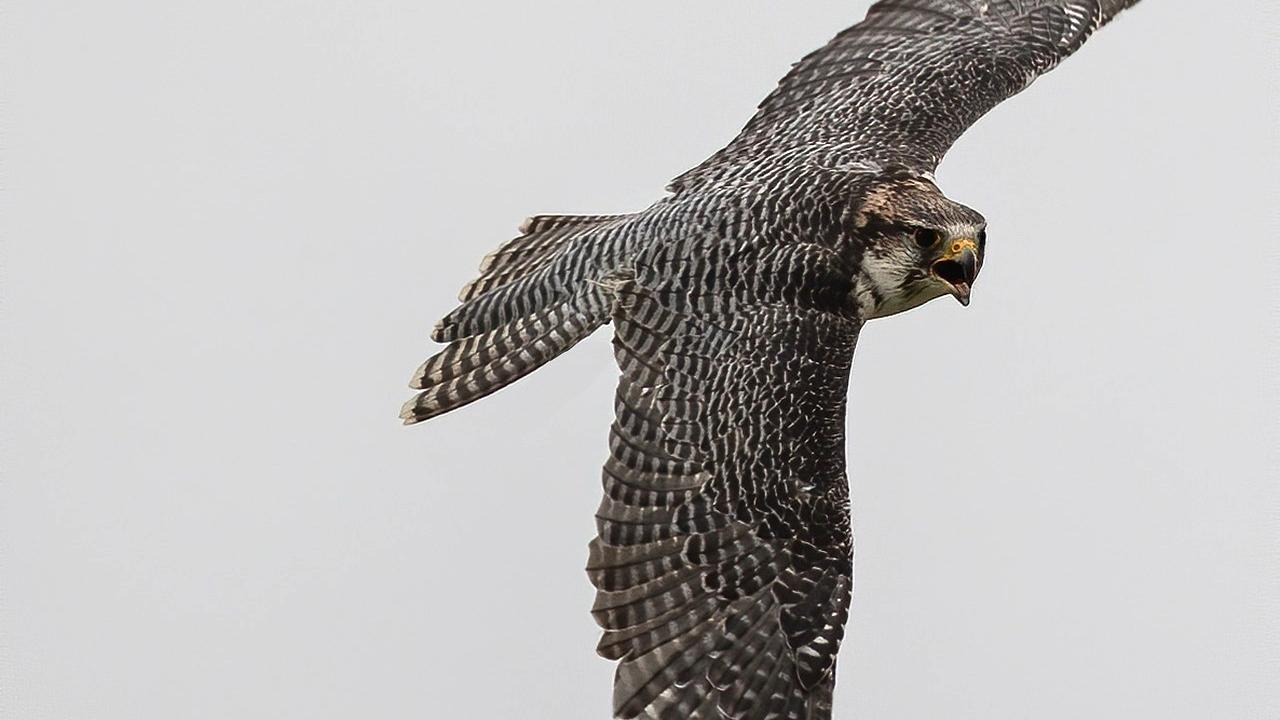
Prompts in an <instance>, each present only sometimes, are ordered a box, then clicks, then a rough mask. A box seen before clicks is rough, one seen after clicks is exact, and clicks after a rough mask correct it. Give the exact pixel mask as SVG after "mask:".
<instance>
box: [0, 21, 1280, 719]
mask: <svg viewBox="0 0 1280 720" xmlns="http://www.w3.org/2000/svg"><path fill="white" fill-rule="evenodd" d="M867 5H868V3H867V2H856V1H851V0H844V1H842V2H836V1H825V0H824V1H811V2H806V3H803V4H799V3H794V2H780V1H777V0H768V1H765V0H751V1H744V0H718V1H715V2H711V1H709V0H703V1H700V2H693V3H690V2H675V1H673V0H663V1H660V2H657V1H651V2H646V3H626V4H624V3H599V2H586V1H585V0H578V1H570V0H556V1H548V2H538V3H501V4H499V3H470V4H464V3H439V2H428V3H421V2H408V1H401V2H389V1H388V2H369V1H367V0H361V1H359V2H357V1H355V0H350V1H347V2H338V1H335V0H327V1H325V2H286V1H283V0H271V1H264V0H252V1H251V2H250V1H231V0H226V1H220V2H184V1H180V0H165V1H164V2H158V1H157V2H112V3H105V2H54V1H51V0H40V1H36V0H30V1H27V2H12V1H11V2H8V3H5V7H4V8H3V11H2V13H0V14H2V15H3V28H4V29H3V33H4V36H3V43H2V44H3V48H4V50H3V52H4V57H3V63H4V72H3V74H4V80H3V83H4V86H3V88H4V102H3V113H4V127H3V138H2V145H3V157H4V170H3V173H4V177H3V197H2V201H3V203H4V206H3V211H4V236H5V245H4V258H3V261H4V277H3V282H4V300H3V307H2V308H0V310H2V317H0V323H2V325H0V327H2V329H3V367H4V376H3V408H4V409H3V419H2V421H0V422H2V425H0V428H2V430H3V471H4V479H3V488H2V492H3V496H2V501H3V510H2V512H3V515H2V516H0V520H2V523H3V526H2V529H0V533H2V536H0V537H3V547H4V551H3V560H2V562H3V596H2V599H3V605H4V614H3V638H2V641H3V647H2V649H0V652H2V653H3V660H2V662H0V673H2V675H3V677H2V678H0V682H2V687H0V704H2V705H3V708H4V716H5V717H6V718H15V719H18V718H21V719H23V720H26V719H31V720H45V719H54V718H57V719H59V720H78V719H82V718H84V719H88V718H122V719H124V718H130V719H133V718H210V719H213V718H217V719H223V718H353V717H388V718H390V717H418V718H472V717H476V718H488V717H494V718H497V717H521V718H560V719H570V718H583V719H587V718H602V717H606V716H607V714H608V710H607V708H608V703H609V700H608V698H609V694H610V684H611V677H612V667H611V664H610V663H608V662H605V661H603V660H600V659H598V658H596V657H595V655H594V652H593V649H594V645H595V642H596V639H597V631H596V628H595V626H594V624H593V622H592V620H591V618H590V616H589V614H588V609H589V607H590V604H591V601H592V590H591V588H590V585H589V584H588V581H587V579H586V577H585V574H584V573H583V572H582V566H583V563H584V561H585V558H586V543H587V541H588V540H589V539H590V537H591V536H592V534H593V524H592V514H593V512H594V510H595V507H596V504H597V502H598V495H599V480H598V477H599V466H600V463H601V462H602V460H603V459H604V456H605V453H606V448H605V440H606V435H607V427H608V423H609V420H610V414H611V405H612V391H613V385H614V378H615V373H616V369H615V367H614V365H613V363H612V358H611V355H610V351H609V346H608V339H609V338H608V332H607V331H606V332H601V333H599V334H598V335H597V336H595V337H593V338H592V339H591V340H590V341H589V342H587V343H585V344H584V345H583V346H582V347H580V348H579V349H578V350H576V351H575V352H573V353H571V354H569V355H568V356H566V357H564V358H562V359H561V360H559V361H558V362H556V363H554V364H553V365H552V366H549V367H547V368H545V369H544V370H542V371H540V372H539V373H537V374H536V375H535V376H533V377H531V378H529V379H528V380H526V381H524V382H521V383H520V384H519V385H518V386H515V387H513V388H510V389H508V390H506V391H504V392H502V393H500V394H499V395H497V396H494V397H493V398H490V399H489V400H488V401H486V402H483V403H480V404H477V405H473V406H471V407H468V408H466V409H464V410H461V411H459V412H457V413H455V414H452V415H450V416H448V417H445V418H442V419H439V420H436V421H433V422H431V423H428V424H427V425H426V426H423V427H417V428H412V429H403V428H401V427H400V426H399V424H398V422H397V420H396V413H397V411H398V408H399V405H400V403H401V402H402V401H403V400H404V399H406V398H407V397H408V396H409V391H408V390H407V389H406V388H405V382H406V381H407V379H408V377H409V375H410V373H411V372H412V370H413V369H414V367H415V366H416V365H417V364H418V363H419V362H420V361H421V360H422V359H423V358H424V357H425V356H426V355H427V354H428V353H430V352H432V350H433V345H432V343H431V342H430V341H429V340H428V332H429V330H430V327H431V325H432V323H433V322H434V321H435V320H436V319H437V317H439V316H440V315H442V314H443V313H444V312H446V311H447V310H449V309H450V308H451V307H452V300H453V295H454V293H455V291H456V290H457V289H458V287H460V286H461V285H462V283H463V282H465V281H466V280H467V279H469V278H470V277H471V275H472V273H473V271H474V268H475V265H476V263H477V262H478V260H479V259H480V257H481V256H482V255H483V254H484V253H485V252H487V251H488V250H490V249H491V248H492V247H493V246H495V245H497V244H498V243H500V242H501V241H503V240H506V239H507V238H509V237H511V236H512V234H513V232H514V228H515V227H516V225H517V224H518V223H519V222H520V220H521V219H522V218H523V217H524V216H526V215H528V214H531V213H534V212H549V211H567V212H612V211H626V210H635V209H640V208H643V207H644V206H646V205H647V204H648V203H650V202H651V201H653V200H655V199H657V198H658V197H660V195H661V189H662V187H663V186H664V185H665V183H666V182H667V180H669V179H670V178H671V177H673V176H675V175H676V174H677V173H679V172H680V171H682V170H685V169H686V168H688V167H690V166H692V165H694V164H695V163H697V162H698V161H699V160H701V159H702V158H703V157H704V156H706V155H707V154H709V153H710V152H711V151H713V150H715V149H716V148H717V147H719V146H720V145H721V144H723V143H724V142H725V141H727V140H728V139H729V138H730V137H731V136H732V135H733V134H734V133H735V132H736V130H737V129H738V128H739V127H740V126H741V125H742V123H743V122H745V120H746V118H747V117H748V116H749V114H750V112H751V110H752V109H753V108H754V106H755V104H756V102H758V100H759V99H760V98H761V97H763V95H764V94H765V93H766V92H767V91H768V90H769V89H770V88H771V87H772V86H773V84H774V82H775V81H776V79H777V78H778V77H780V76H781V75H782V74H783V72H784V71H785V70H786V68H787V67H788V65H789V63H790V62H791V61H793V60H795V59H797V58H798V57H800V56H801V55H802V54H804V53H805V52H807V51H809V50H811V49H812V48H814V47H816V46H818V45H820V44H821V43H823V42H825V41H826V40H827V39H828V38H829V37H830V36H831V35H833V34H834V33H835V32H836V31H838V30H839V29H841V28H843V27H845V26H847V25H849V24H852V23H853V22H854V21H856V20H858V19H859V18H861V17H862V15H863V13H864V11H865V9H866V6H867ZM1228 6H1229V7H1230V10H1229V12H1230V13H1231V14H1228ZM1269 8H1270V3H1268V2H1266V0H1235V1H1234V2H1231V3H1212V4H1209V3H1205V2H1196V1H1192V0H1147V2H1145V3H1143V4H1142V5H1141V6H1140V7H1138V8H1137V9H1136V10H1134V11H1131V12H1129V13H1127V14H1126V15H1125V16H1123V17H1122V18H1121V19H1120V20H1119V21H1118V22H1117V23H1116V24H1115V25H1113V26H1111V27H1109V28H1107V29H1106V30H1105V31H1103V32H1102V33H1100V34H1099V35H1098V36H1096V37H1095V38H1094V39H1093V40H1091V41H1090V42H1089V43H1088V44H1087V45H1086V46H1085V48H1084V49H1083V51H1082V52H1081V53H1080V54H1079V55H1077V56H1076V57H1074V58H1072V59H1070V60H1068V61H1067V62H1066V63H1065V64H1064V66H1063V67H1061V68H1059V69H1058V70H1057V71H1055V72H1053V73H1051V74H1050V75H1048V76H1046V77H1044V78H1042V79H1041V80H1040V81H1039V82H1038V83H1037V84H1035V85H1034V86H1033V87H1032V88H1031V89H1030V90H1029V91H1027V92H1026V93H1024V94H1023V95H1020V96H1019V97H1017V98H1015V99H1014V100H1012V101H1010V102H1008V103H1007V104H1005V105H1003V106H1001V107H999V108H998V109H997V110H996V111H995V112H993V113H992V114H991V115H990V116H988V117H987V118H986V119H984V120H983V121H982V122H981V123H980V124H979V125H978V126H977V127H976V128H974V129H973V130H972V131H971V132H970V133H969V134H968V135H966V136H965V137H964V138H963V140H962V141H961V142H960V143H959V144H958V145H957V146H956V148H955V149H954V151H953V152H952V153H951V154H950V156H949V158H948V160H947V162H946V163H945V164H944V166H943V168H942V169H941V171H940V173H939V179H940V183H941V185H942V187H943V188H944V190H946V191H947V192H948V194H949V195H950V196H951V197H953V198H955V199H957V200H960V201H962V202H965V203H967V204H970V205H972V206H974V207H976V208H978V209H979V210H981V211H982V212H983V213H984V214H985V215H986V216H987V217H988V218H989V220H990V222H991V240H990V252H989V262H988V265H987V268H986V269H985V271H984V273H983V277H982V278H981V279H980V281H979V282H978V284H977V287H976V289H975V295H974V302H973V305H972V306H971V307H970V308H968V309H967V310H966V309H962V308H961V307H959V306H958V305H957V304H956V303H954V302H949V301H946V300H939V301H938V302H936V303H932V304H930V305H928V306H926V307H924V308H922V309H920V310H917V311H915V312H912V313H909V314H907V315H904V316H899V317H896V318H894V319H892V320H883V321H877V322H874V323H872V324H871V325H870V326H869V327H868V328H867V329H866V331H865V332H864V334H863V337H862V341H861V345H860V347H859V348H858V352H857V358H856V361H855V364H854V365H855V367H854V379H853V386H852V387H853V389H852V398H851V403H850V408H851V412H850V417H849V426H850V431H849V445H850V448H849V456H850V462H851V471H852V485H853V490H852V495H853V498H854V523H855V530H856V535H857V593H856V596H855V599H854V608H853V615H852V621H851V625H850V628H849V634H848V636H847V640H846V644H845V646H844V650H843V652H842V655H841V663H840V667H839V682H838V685H837V701H838V702H837V717H839V718H850V717H856V718H866V719H874V720H878V719H881V718H886V719H888V718H974V719H978V718H981V719H984V720H990V719H992V718H996V719H1005V718H1039V719H1055V718H1062V719H1064V720H1065V719H1067V718H1071V719H1076V718H1210V717H1212V718H1232V719H1235V718H1267V719H1272V718H1276V717H1280V697H1278V695H1280V693H1278V692H1277V686H1276V682H1275V681H1274V678H1276V677H1280V662H1277V656H1278V645H1277V643H1278V641H1280V611H1278V610H1277V599H1278V598H1280V592H1278V591H1280V582H1278V581H1280V569H1278V561H1280V545H1278V543H1277V538H1278V537H1280V498H1278V489H1277V488H1278V486H1280V483H1278V482H1277V472H1276V468H1277V457H1276V454H1275V451H1274V449H1275V448H1276V447H1277V446H1278V445H1280V433H1278V432H1277V411H1276V408H1277V401H1278V400H1280V393H1277V385H1276V383H1275V382H1273V380H1274V375H1275V371H1276V366H1275V362H1274V351H1275V348H1276V345H1275V343H1276V339H1277V333H1276V328H1277V325H1278V324H1280V323H1278V321H1280V314H1278V313H1277V312H1276V308H1277V307H1278V304H1277V295H1276V288H1277V282H1276V278H1277V277H1278V273H1280V265H1278V263H1277V258H1278V257H1280V254H1278V253H1277V250H1276V247H1277V236H1278V235H1277V230H1280V227H1278V226H1277V223H1276V222H1275V220H1276V217H1277V211H1276V209H1275V204H1276V201H1277V197H1280V183H1278V182H1277V170H1276V166H1277V152H1276V150H1277V142H1276V131H1275V127H1276V124H1277V106H1276V98H1277V92H1276V89H1277V84H1276V77H1275V72H1276V67H1277V62H1276V55H1275V52H1274V50H1273V44H1274V43H1275V35H1274V33H1273V32H1272V31H1271V22H1272V21H1273V20H1274V19H1275V17H1276V15H1275V13H1274V12H1272V11H1270V10H1269Z"/></svg>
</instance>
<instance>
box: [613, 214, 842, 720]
mask: <svg viewBox="0 0 1280 720" xmlns="http://www.w3.org/2000/svg"><path fill="white" fill-rule="evenodd" d="M728 227H729V226H728V225H725V226H724V227H723V228H722V229H723V230H725V232H729V230H728ZM735 227H740V226H735ZM730 234H732V233H730ZM751 237H752V239H751V240H748V241H736V240H734V239H733V238H732V237H728V236H725V235H722V234H721V235H717V234H715V233H712V234H710V235H707V236H701V235H699V234H697V233H690V234H689V235H688V236H686V237H682V238H678V239H675V240H672V241H671V242H670V243H668V245H667V246H655V247H654V248H652V249H651V250H650V251H648V252H646V253H642V254H641V256H640V257H639V258H637V261H636V263H635V272H634V275H633V276H631V277H628V278H624V279H622V280H620V281H619V282H617V283H615V284H614V285H613V286H612V290H613V292H614V294H615V298H616V300H615V302H614V314H613V320H614V324H615V340H614V348H615V354H616V356H617V359H618V364H619V366H620V367H621V368H622V371H623V372H622V379H621V380H620V382H619V385H618V393H617V399H616V402H615V413H616V419H615V422H614V424H613V428H612V432H611V434H610V436H611V437H610V448H611V452H610V458H609V460H608V461H607V462H606V464H605V468H604V474H603V485H604V491H605V492H604V497H603V499H602V501H601V505H600V509H599V511H598V512H597V524H598V536H597V538H596V540H595V541H593V542H592V545H591V557H590V560H589V563H588V576H589V577H590V579H591V581H592V582H593V583H594V584H595V585H596V588H597V591H598V593H597V601H596V605H595V608H594V611H593V614H594V617H595V618H596V620H597V622H599V623H600V625H601V627H602V628H603V629H604V634H603V636H602V638H601V641H600V645H599V648H598V649H599V652H600V653H601V654H602V655H604V656H605V657H608V658H611V659H615V660H619V667H618V674H617V680H616V684H615V696H614V713H615V716H616V717H619V718H636V717H644V718H661V717H679V718H685V719H688V718H708V719H714V720H720V718H724V717H734V718H739V717H742V718H804V719H806V720H817V719H818V718H827V717H829V702H828V701H824V700H823V698H828V697H829V686H830V684H831V683H832V682H833V677H832V671H833V668H834V663H835V654H836V650H837V649H838V647H839V643H840V640H841V637H842V635H843V626H844V620H845V618H846V617H847V614H848V604H849V600H850V592H849V590H851V588H852V540H851V538H850V535H849V521H848V487H847V481H846V479H845V474H844V456H843V452H844V440H843V432H844V422H843V416H844V408H845V393H846V390H847V383H848V375H849V366H850V361H851V359H852V354H853V348H854V344H855V342H856V338H857V334H858V329H859V327H860V323H859V321H858V320H857V318H856V316H855V315H854V314H853V309H852V307H851V306H850V305H849V289H850V288H849V271H848V268H847V267H843V266H842V265H841V261H840V260H839V254H838V253H836V252H833V251H832V250H831V249H829V248H827V247H824V246H821V245H819V244H814V243H804V242H785V241H777V240H766V239H764V238H766V237H769V235H768V233H767V232H763V231H761V232H758V233H755V234H754V235H751ZM824 713H826V714H824Z"/></svg>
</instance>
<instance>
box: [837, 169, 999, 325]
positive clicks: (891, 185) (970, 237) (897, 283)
mask: <svg viewBox="0 0 1280 720" xmlns="http://www.w3.org/2000/svg"><path fill="white" fill-rule="evenodd" d="M852 219H853V230H852V231H853V234H854V239H855V241H856V242H855V243H854V245H855V247H859V248H860V249H861V253H862V254H861V257H860V258H859V262H858V264H857V267H858V274H857V277H856V278H855V282H854V294H855V296H856V300H857V302H858V305H859V308H860V309H861V311H862V314H863V317H864V318H866V319H871V318H877V317H885V316H887V315H893V314H895V313H900V312H902V311H904V310H910V309H912V308H914V307H916V306H918V305H922V304H924V303H926V302H928V301H929V300H932V299H934V298H936V297H941V296H943V295H951V296H953V297H955V298H956V300H958V301H960V304H961V305H968V304H969V294H970V292H971V291H972V289H973V281H974V279H975V278H977V276H978V271H979V270H981V269H982V261H983V256H984V254H985V253H986V239H987V232H986V225H987V223H986V220H985V219H983V217H982V215H980V214H979V213H977V212H976V211H974V210H972V209H970V208H967V207H965V206H964V205H961V204H959V203H957V202H953V201H951V200H949V199H947V197H946V196H945V195H943V194H942V192H941V191H940V190H938V188H937V186H936V185H934V184H933V183H932V182H930V181H929V180H926V179H924V178H921V177H896V178H890V179H886V180H884V181H882V182H879V183H877V184H876V185H874V186H872V188H871V189H870V190H869V191H868V192H867V193H866V194H865V195H864V196H863V198H862V199H861V200H860V202H859V203H858V206H857V207H856V209H855V211H854V213H853V218H852Z"/></svg>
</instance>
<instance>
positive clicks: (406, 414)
mask: <svg viewBox="0 0 1280 720" xmlns="http://www.w3.org/2000/svg"><path fill="white" fill-rule="evenodd" d="M420 397H421V396H417V395H415V396H414V397H413V398H411V399H410V400H409V401H408V402H406V403H405V404H404V405H402V406H400V419H401V420H403V421H404V424H405V425H416V424H417V423H420V422H422V418H420V417H418V399H419V398H420Z"/></svg>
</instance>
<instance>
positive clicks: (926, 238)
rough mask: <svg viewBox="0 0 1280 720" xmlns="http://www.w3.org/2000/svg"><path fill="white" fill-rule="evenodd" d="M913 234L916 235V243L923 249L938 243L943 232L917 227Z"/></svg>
mask: <svg viewBox="0 0 1280 720" xmlns="http://www.w3.org/2000/svg"><path fill="white" fill-rule="evenodd" d="M912 235H913V236H914V237H915V240H916V244H917V245H919V246H920V249H922V250H928V249H929V248H931V247H933V246H934V245H937V244H938V241H939V240H941V239H942V233H940V232H938V231H937V230H930V229H928V228H916V229H915V231H914V232H913V233H912Z"/></svg>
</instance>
